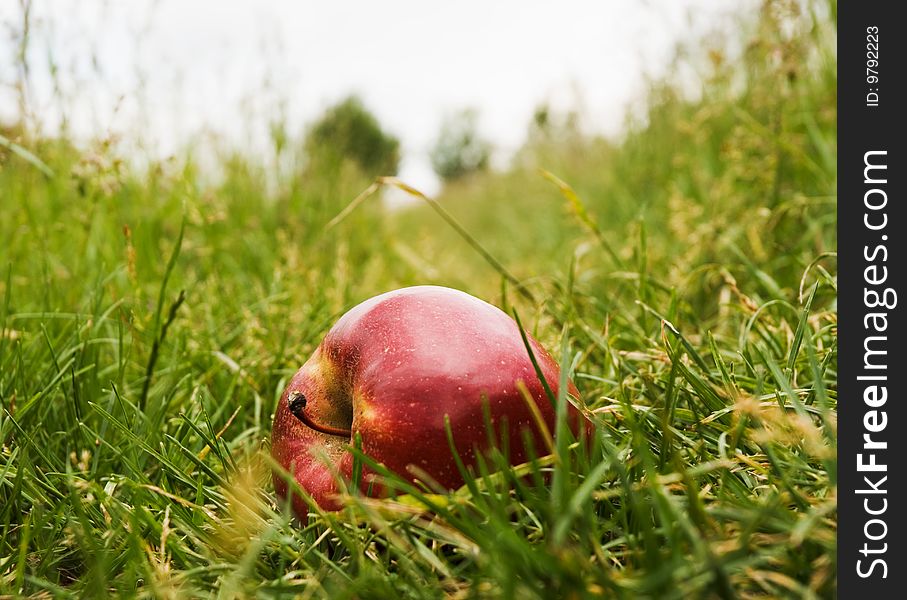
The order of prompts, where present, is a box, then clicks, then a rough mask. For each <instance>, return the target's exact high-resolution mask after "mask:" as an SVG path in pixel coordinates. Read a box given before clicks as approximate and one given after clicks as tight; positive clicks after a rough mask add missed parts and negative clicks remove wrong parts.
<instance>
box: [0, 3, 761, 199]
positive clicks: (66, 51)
mask: <svg viewBox="0 0 907 600" xmlns="http://www.w3.org/2000/svg"><path fill="white" fill-rule="evenodd" d="M731 5H733V6H736V7H737V8H738V12H739V11H740V10H743V9H746V10H750V9H751V8H752V6H753V5H754V4H753V0H747V1H745V2H738V3H733V4H732V3H728V2H727V1H726V0H661V1H656V0H650V1H641V0H599V1H593V0H585V1H581V0H558V1H548V0H546V1H542V0H523V1H518V0H460V1H458V2H438V1H426V0H422V1H421V2H420V1H416V0H382V1H380V2H378V1H365V0H361V1H355V0H320V1H318V2H311V1H296V2H294V1H290V0H259V1H251V0H249V1H224V0H221V1H216V0H195V1H192V0H183V1H179V0H156V1H155V0H128V1H126V0H121V1H117V0H108V1H102V0H34V1H33V15H32V20H33V23H32V30H33V35H32V38H31V42H30V46H29V48H30V51H29V63H30V82H31V85H30V88H29V106H30V110H31V112H32V114H33V115H35V116H36V117H37V119H38V120H40V121H41V122H42V123H43V124H44V126H45V127H46V128H47V129H49V130H51V131H52V130H54V129H55V128H57V127H58V126H59V123H60V116H61V114H62V112H65V113H66V114H67V117H68V120H69V125H70V128H71V130H72V132H73V133H74V134H75V135H77V136H84V137H95V136H99V135H100V136H103V135H106V134H108V133H118V134H121V135H122V136H123V137H124V138H130V139H139V138H140V139H142V140H144V142H145V143H146V150H148V151H150V152H152V153H153V154H156V155H160V154H167V153H170V152H173V151H175V150H176V149H178V148H179V147H180V145H181V144H184V143H185V142H187V141H189V140H192V139H194V138H195V137H196V136H197V135H198V133H199V131H200V130H202V129H206V130H209V131H214V132H216V133H218V134H221V135H223V136H224V137H225V138H227V139H228V140H230V141H231V142H233V143H236V144H241V145H248V146H249V147H250V148H252V149H255V148H260V147H261V144H262V143H263V140H264V139H265V137H264V132H266V131H267V123H268V120H269V119H271V118H273V117H274V115H276V114H279V112H280V110H281V108H280V107H281V106H282V107H283V111H284V113H285V115H286V118H287V121H288V123H289V124H290V127H291V131H295V132H301V131H302V128H303V127H304V126H305V124H306V123H309V122H311V121H312V120H313V119H315V118H316V117H317V116H318V115H319V114H320V113H321V111H323V110H324V109H325V108H326V107H327V106H329V105H330V104H332V103H333V102H335V101H337V100H339V99H341V98H343V97H344V96H346V95H347V94H349V93H351V92H354V93H358V94H359V95H360V96H361V97H362V98H363V100H364V101H365V103H366V105H367V106H368V107H369V108H370V109H371V110H372V111H373V112H375V113H376V115H377V116H378V118H379V120H380V121H381V123H382V124H383V125H384V126H385V127H386V128H387V129H388V130H390V131H391V132H393V133H394V134H396V135H397V136H398V137H400V139H401V141H402V143H403V150H404V162H403V165H402V171H401V176H402V177H403V178H404V179H405V180H406V181H408V182H409V183H411V184H413V185H416V186H417V187H422V188H423V189H425V190H426V191H429V192H433V191H434V190H435V189H436V186H437V182H436V180H435V178H434V177H433V175H432V173H431V169H430V165H429V163H428V159H427V151H428V149H429V148H430V147H431V144H432V142H433V140H434V138H435V136H436V135H437V132H438V130H439V126H440V123H441V120H442V119H443V117H444V115H445V114H449V113H451V112H454V111H456V110H458V109H461V108H465V107H474V108H476V109H478V110H479V113H480V115H481V118H480V128H481V131H482V133H483V134H484V135H485V136H486V137H488V138H490V139H491V140H492V141H493V142H494V143H495V144H496V146H497V147H498V148H499V150H500V151H501V154H502V155H504V156H506V155H507V154H508V153H509V152H511V151H512V150H514V149H516V148H517V147H518V146H519V145H520V143H521V142H522V141H523V139H524V136H525V133H526V129H527V125H528V123H529V120H530V117H531V115H532V112H533V110H534V109H535V107H536V106H538V105H539V104H540V103H542V102H548V103H549V104H550V105H551V106H552V107H554V108H560V109H568V108H579V109H581V111H582V114H583V117H584V119H585V123H586V125H587V126H589V127H590V128H592V129H594V130H597V131H600V132H604V133H611V134H613V133H617V132H618V131H619V129H620V126H621V125H622V123H623V120H624V115H625V114H626V111H627V110H628V108H630V107H632V105H633V104H634V103H638V102H639V101H640V99H641V97H642V94H643V92H644V83H645V81H644V78H645V75H646V74H649V75H657V74H658V73H659V72H662V71H663V69H664V68H665V66H666V65H667V62H668V61H669V60H670V58H671V57H672V56H673V52H674V46H675V44H676V43H677V41H679V40H684V39H690V38H691V37H693V36H699V35H702V34H703V33H705V32H706V31H711V30H713V29H715V28H719V29H730V27H731V25H730V24H731V22H732V21H731V19H732V15H729V12H730V10H731V9H730V6H731ZM20 15H21V13H20V11H19V3H18V2H14V1H13V0H0V22H2V24H3V25H4V26H5V27H4V29H3V31H2V32H0V57H3V58H0V85H2V88H0V119H3V118H4V117H5V118H7V119H9V118H10V117H11V116H12V115H13V114H15V110H16V106H17V99H16V98H17V97H16V95H15V92H14V90H13V88H12V87H11V86H10V84H11V83H13V82H14V81H15V80H16V73H17V71H16V67H15V62H14V60H13V59H12V58H11V57H12V56H13V55H14V53H13V52H10V51H9V50H12V49H13V47H14V45H15V40H13V39H12V35H13V33H12V32H14V31H15V29H16V27H17V23H18V22H19V20H20V19H21V16H20ZM51 61H53V62H55V63H56V66H57V68H58V77H57V79H56V86H55V83H54V79H53V78H52V77H51V76H50V71H51V69H50V67H49V64H50V62H51ZM55 88H56V89H57V91H56V92H55Z"/></svg>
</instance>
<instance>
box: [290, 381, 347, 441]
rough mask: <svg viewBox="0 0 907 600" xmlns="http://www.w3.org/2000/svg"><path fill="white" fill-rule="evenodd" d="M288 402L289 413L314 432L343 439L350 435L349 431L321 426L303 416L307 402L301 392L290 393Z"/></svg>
mask: <svg viewBox="0 0 907 600" xmlns="http://www.w3.org/2000/svg"><path fill="white" fill-rule="evenodd" d="M289 401H290V412H291V413H293V415H294V416H295V417H296V418H297V419H299V420H300V421H302V422H303V423H305V424H306V425H308V426H309V427H310V428H312V429H314V430H315V431H320V432H321V433H326V434H328V435H336V436H339V437H345V438H348V437H350V436H351V435H352V433H353V432H352V431H351V430H349V429H342V428H340V427H331V426H330V425H321V424H319V423H316V422H315V421H313V420H311V419H310V418H309V416H308V415H307V414H305V406H306V404H307V402H308V401H307V400H306V397H305V395H304V394H303V393H302V392H290V396H289Z"/></svg>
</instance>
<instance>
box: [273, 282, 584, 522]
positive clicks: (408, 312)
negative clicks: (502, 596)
mask: <svg viewBox="0 0 907 600" xmlns="http://www.w3.org/2000/svg"><path fill="white" fill-rule="evenodd" d="M529 340H530V344H531V346H532V351H533V353H534V354H535V357H536V360H537V361H538V363H539V366H540V367H541V370H542V373H543V374H544V376H545V379H546V380H547V381H548V384H549V385H550V386H551V388H552V389H553V390H554V391H555V393H557V385H558V379H559V368H558V365H557V363H556V362H555V361H554V359H553V358H552V357H551V356H550V355H549V354H548V352H546V351H545V350H544V348H542V346H541V345H540V344H539V343H538V342H537V341H536V340H534V339H532V338H531V337H530V338H529ZM518 380H522V381H523V382H524V383H525V384H526V386H527V388H528V389H529V392H530V393H531V395H532V397H533V398H534V399H535V403H536V405H537V406H538V408H539V412H540V413H541V415H542V418H543V419H544V421H545V423H546V424H547V426H548V428H549V430H550V431H551V432H552V433H553V432H554V430H555V411H554V408H553V407H552V405H551V402H550V401H549V399H548V397H547V396H546V395H545V391H544V388H543V387H542V384H541V382H540V381H539V379H538V377H537V376H536V373H535V370H534V368H533V366H532V363H531V361H530V359H529V355H528V353H527V351H526V347H525V345H524V344H523V340H522V338H521V337H520V332H519V329H518V327H517V325H516V323H515V322H514V320H513V319H511V318H510V317H509V316H508V315H507V314H505V313H504V312H503V311H501V310H500V309H498V308H496V307H494V306H492V305H490V304H488V303H486V302H483V301H482V300H479V299H478V298H475V297H473V296H470V295H469V294H466V293H464V292H461V291H458V290H453V289H449V288H444V287H435V286H418V287H410V288H404V289H400V290H396V291H393V292H388V293H386V294H382V295H380V296H376V297H374V298H371V299H370V300H366V301H365V302H363V303H362V304H359V305H358V306H356V307H355V308H353V309H352V310H350V311H349V312H348V313H346V314H345V315H343V317H341V318H340V320H339V321H338V322H337V323H336V324H335V325H334V327H333V328H331V330H330V331H329V332H328V334H327V336H326V337H325V338H324V340H323V341H322V343H321V345H320V346H319V347H318V348H317V350H316V351H315V353H314V354H313V355H312V357H311V358H310V359H309V360H308V361H307V362H306V363H305V365H303V367H302V368H301V369H300V370H299V371H298V372H297V373H296V375H294V377H293V379H292V381H291V382H290V384H289V386H288V387H287V389H286V391H285V392H284V394H283V396H282V397H281V399H280V403H279V405H278V407H277V413H276V415H275V417H274V428H273V432H272V438H271V451H272V454H273V456H274V458H275V459H276V461H277V462H278V463H279V464H280V465H281V466H282V467H283V468H285V469H286V470H288V471H290V472H291V473H293V474H294V477H295V478H296V481H298V482H299V484H300V486H301V487H302V488H303V489H304V490H306V491H307V492H308V493H309V494H310V495H311V496H312V497H313V499H314V500H315V502H317V503H318V505H319V506H321V507H322V508H324V509H326V510H337V509H339V508H340V504H339V503H338V500H337V498H336V494H337V483H336V481H335V477H334V473H332V471H336V472H337V473H339V474H340V475H341V476H342V477H344V478H345V479H347V480H349V479H350V478H351V472H352V464H353V460H352V455H351V454H350V453H349V452H348V451H347V447H348V446H349V445H350V444H351V443H352V442H351V438H345V437H341V436H336V435H330V434H326V433H322V432H320V431H316V430H314V429H312V428H310V427H308V426H307V425H305V424H304V423H303V422H302V421H300V420H299V419H298V418H297V417H296V416H295V415H293V413H292V412H291V411H290V406H289V399H290V397H291V395H293V394H298V393H301V394H303V395H304V396H305V398H306V408H305V412H306V415H307V416H308V417H309V418H310V419H311V420H312V421H314V422H315V423H319V424H326V425H329V426H332V427H339V428H343V429H345V428H349V429H351V430H352V431H353V432H359V434H360V436H361V439H362V450H363V452H364V453H365V454H366V455H368V456H370V457H371V458H373V459H374V460H376V461H377V462H379V463H383V464H384V465H385V466H386V467H387V468H389V469H390V470H392V471H394V472H396V473H399V474H400V475H402V476H404V477H406V478H408V479H413V474H412V473H411V472H410V471H408V470H407V467H408V466H409V465H416V466H418V467H419V468H421V469H422V470H423V471H425V472H426V473H428V474H429V475H430V476H431V477H432V478H434V480H435V481H437V482H438V483H439V484H441V485H442V486H444V487H445V488H448V489H455V488H458V487H460V486H461V485H462V484H463V478H462V477H461V475H460V473H459V471H458V470H457V467H456V463H455V461H454V459H453V456H452V454H451V452H450V449H449V446H448V442H447V434H446V432H445V429H444V418H445V415H446V416H448V417H449V418H450V424H451V430H452V432H453V438H454V443H455V444H456V447H457V450H458V453H459V454H460V457H461V458H462V459H463V462H464V463H465V464H466V465H473V464H474V463H475V453H476V450H478V451H482V450H483V449H486V448H487V447H488V435H487V432H486V430H485V419H484V416H483V409H482V403H483V398H487V401H488V404H489V409H490V414H491V417H492V422H493V423H494V426H495V428H496V429H498V430H500V428H502V427H504V426H506V427H507V429H508V434H509V435H508V437H509V445H510V459H511V462H512V463H513V464H519V463H521V462H525V461H526V460H527V459H528V455H527V451H526V449H525V448H524V445H523V437H522V430H525V429H528V430H529V431H530V432H531V435H532V437H533V442H534V447H535V448H536V452H537V453H539V454H543V453H545V444H544V441H543V437H542V435H541V433H540V432H539V431H538V428H537V426H536V425H535V421H534V420H533V418H532V414H531V412H530V410H529V408H528V407H527V405H526V401H525V400H524V399H523V397H522V396H521V395H520V393H519V390H518V389H517V386H516V382H517V381H518ZM569 393H570V394H571V395H572V396H574V397H576V398H578V397H579V393H578V391H577V389H576V387H575V386H574V385H573V383H572V382H571V383H570V388H569ZM568 410H569V413H570V415H569V423H570V425H571V428H572V429H573V431H574V433H576V434H578V433H579V430H580V429H581V428H585V429H586V434H587V436H591V434H592V431H593V426H592V424H591V423H590V422H589V421H588V420H587V419H586V418H585V417H584V416H583V415H582V414H581V413H580V412H579V411H578V410H576V409H575V408H574V407H573V406H572V405H568ZM505 417H506V420H505ZM505 423H506V425H505ZM368 480H369V472H368V470H367V469H366V470H365V476H364V477H363V483H362V485H363V491H364V492H366V491H368V490H367V488H368ZM274 483H275V488H276V490H277V493H278V495H279V496H280V497H282V498H285V497H286V494H287V485H286V482H285V481H284V480H283V479H282V478H281V477H280V476H275V478H274ZM371 493H372V495H376V494H380V493H381V490H380V488H379V487H376V486H374V485H373V486H372V489H371ZM293 509H294V512H295V513H296V514H297V515H298V516H299V517H300V518H304V516H305V514H306V513H307V512H308V511H307V507H306V505H305V502H303V501H302V499H301V498H298V497H294V498H293Z"/></svg>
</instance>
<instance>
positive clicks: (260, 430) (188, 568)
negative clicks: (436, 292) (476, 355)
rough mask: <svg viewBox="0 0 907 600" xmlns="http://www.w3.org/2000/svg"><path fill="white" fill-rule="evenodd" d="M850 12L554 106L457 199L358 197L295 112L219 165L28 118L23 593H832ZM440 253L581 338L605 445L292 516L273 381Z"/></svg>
mask: <svg viewBox="0 0 907 600" xmlns="http://www.w3.org/2000/svg"><path fill="white" fill-rule="evenodd" d="M835 10H836V5H835V4H834V2H831V3H829V4H821V5H819V4H808V5H805V6H801V5H800V4H798V3H788V2H771V3H766V4H765V6H764V7H763V9H762V10H761V11H760V12H759V14H758V15H754V16H753V18H752V19H751V20H750V21H748V22H747V23H746V24H745V25H744V26H743V27H744V30H743V31H742V32H741V33H740V36H741V37H742V38H743V39H745V40H747V43H746V44H744V45H743V49H742V50H741V51H739V52H736V51H733V50H732V49H730V48H724V47H722V46H721V45H715V46H707V45H706V46H703V47H702V48H697V49H696V51H695V52H692V53H690V55H689V56H688V57H687V58H686V59H685V61H683V62H682V64H683V65H686V67H684V68H689V69H692V70H693V71H695V72H696V73H697V76H698V78H699V80H700V83H698V84H697V85H696V86H695V91H681V90H682V89H684V86H683V85H681V83H679V77H678V78H677V79H674V78H671V79H669V80H666V81H660V82H653V84H652V89H651V94H650V99H649V105H648V108H647V110H646V111H645V114H644V115H640V116H638V117H637V119H636V121H635V122H633V123H631V124H630V125H629V126H628V133H627V134H626V135H625V136H624V137H623V138H622V139H620V140H617V141H605V140H601V139H598V138H595V137H591V136H589V135H585V134H583V133H582V132H581V131H580V130H578V129H576V128H574V127H571V125H570V124H569V123H566V122H565V123H557V122H555V123H554V124H552V125H549V126H547V127H543V128H541V127H540V128H538V129H537V130H535V131H533V133H532V135H531V136H530V139H529V141H528V142H527V144H526V147H525V148H523V149H522V150H521V151H520V153H519V155H518V157H517V159H516V160H515V161H514V164H513V166H512V167H511V168H510V169H508V170H506V171H504V172H489V173H486V174H479V175H476V176H475V177H472V178H468V179H466V180H463V181H461V182H458V183H455V184H452V185H450V186H447V187H446V188H445V190H444V191H443V192H442V193H441V195H440V196H439V197H438V198H436V200H437V204H432V203H429V202H427V201H425V200H424V199H418V201H417V203H415V204H414V205H413V206H412V207H409V208H405V209H400V210H394V211H387V210H382V208H381V204H380V202H379V199H378V197H377V194H376V195H373V196H371V197H368V198H366V199H364V200H363V201H362V202H360V203H359V204H358V205H357V206H355V207H354V208H353V210H350V211H347V212H345V213H344V214H343V218H341V219H335V217H337V216H338V215H339V214H341V211H344V208H345V207H346V206H347V205H349V203H350V202H351V201H352V200H353V199H354V198H355V197H356V196H357V195H359V194H360V192H362V191H363V190H366V188H368V187H369V185H370V183H371V180H370V179H369V178H367V177H365V176H363V175H362V174H361V173H359V172H357V171H356V169H355V168H354V167H352V166H351V165H348V164H340V165H332V166H331V168H324V169H312V168H306V169H301V167H300V168H297V165H301V164H302V163H303V160H304V157H302V156H301V154H300V153H301V150H297V149H294V148H295V147H296V146H294V145H293V144H288V145H286V146H284V147H282V148H275V151H274V155H273V156H250V155H248V154H246V153H243V152H242V151H233V150H229V149H224V150H223V152H222V153H221V154H220V158H219V161H218V165H217V170H218V173H219V176H218V177H217V178H211V177H209V176H204V177H203V176H202V175H201V173H200V171H201V167H200V166H199V165H198V163H197V162H196V161H195V160H194V159H193V158H192V156H191V154H187V155H185V156H180V157H177V158H174V159H172V160H168V161H163V162H159V163H154V164H152V165H151V166H150V167H149V168H147V169H140V168H137V167H133V166H131V163H130V162H129V161H124V160H121V158H120V157H119V155H118V153H117V145H116V144H115V143H105V142H104V141H103V140H100V141H98V142H96V143H94V144H92V145H90V146H89V147H84V146H79V147H76V146H75V145H74V144H73V143H71V142H69V141H67V140H62V139H37V138H34V137H29V136H28V135H21V136H19V137H17V136H16V135H14V132H6V133H4V137H3V138H0V140H2V141H3V142H4V143H3V144H2V145H0V269H2V274H0V597H3V596H19V595H35V596H40V597H45V596H54V597H56V596H60V597H66V596H77V597H101V596H105V595H117V596H134V595H135V596H152V597H206V596H225V597H233V596H257V597H277V596H281V595H292V594H296V595H299V596H300V597H312V598H320V597H330V598H439V597H452V598H472V597H481V598H484V597H490V598H497V597H500V598H585V597H606V598H609V597H618V598H659V599H662V598H700V597H704V598H710V597H719V598H746V597H785V598H787V597H795V598H818V597H831V596H833V594H834V588H835V582H836V554H835V542H836V521H837V516H836V510H837V501H836V458H835V456H836V388H837V374H836V343H837V340H836V322H837V312H836V268H837V265H836V258H835V249H836V231H835V229H836V212H835V210H836V208H835V204H836V195H835V193H836V192H835V189H836V151H837V150H836V145H837V140H836V84H837V81H836V56H835V50H834V48H835V33H834V32H835V26H836V23H835V16H834V15H835ZM789 12H790V13H798V14H796V15H794V16H790V15H788V14H787V13H789ZM393 184H394V182H393V181H391V182H386V184H385V185H393ZM436 207H441V208H440V211H441V213H443V214H440V213H439V212H438V210H437V209H436ZM452 222H455V223H456V224H458V225H452V224H451V223H452ZM423 283H432V284H440V285H449V286H452V287H456V288H459V289H463V290H465V291H467V292H470V293H472V294H474V295H477V296H479V297H481V298H483V299H486V300H488V301H489V302H492V303H494V304H496V305H498V306H500V307H502V308H504V309H505V310H507V311H516V312H517V313H518V314H519V315H520V317H521V320H522V323H523V324H524V326H525V327H526V328H527V329H529V330H531V331H532V332H533V333H534V334H535V335H536V336H537V337H538V338H539V339H540V340H541V341H542V342H543V343H544V344H545V345H546V346H547V347H548V348H549V349H551V350H552V353H553V354H554V355H555V356H558V357H562V363H563V367H564V368H566V369H569V370H570V371H571V373H572V376H573V378H574V380H575V382H576V384H577V386H578V387H579V389H580V391H581V392H582V396H583V399H584V401H585V404H586V409H587V410H588V411H589V414H590V415H592V418H593V419H594V420H595V422H596V423H597V425H598V427H597V431H598V437H597V438H596V440H595V441H594V444H593V452H592V458H591V459H589V458H588V457H587V456H586V455H584V454H583V453H581V452H579V451H577V450H576V449H573V448H570V447H567V446H565V445H564V444H558V445H557V447H556V448H555V452H554V454H553V455H551V456H549V457H546V458H543V459H541V460H540V461H539V463H538V464H536V465H534V466H533V465H528V466H526V465H524V466H522V467H518V468H517V469H516V470H514V469H505V470H504V471H503V472H499V473H497V474H489V473H488V472H484V473H476V474H475V478H474V479H471V480H470V482H469V485H468V486H466V487H465V488H464V489H461V490H459V491H457V492H455V493H452V494H450V495H449V496H447V497H438V496H434V495H429V496H426V495H424V494H423V493H421V492H419V490H416V489H413V490H409V491H410V492H411V493H410V494H408V495H407V496H404V497H402V498H400V499H399V500H398V501H387V502H376V501H368V500H364V499H362V498H358V497H351V498H350V499H349V508H348V509H347V510H345V511H343V512H341V513H336V514H318V513H313V515H312V517H311V518H310V519H309V521H308V524H307V525H306V526H304V527H302V526H300V525H299V524H298V523H294V522H293V521H291V519H290V517H289V515H288V513H287V511H286V510H284V508H283V507H282V506H280V505H279V503H278V501H277V498H276V497H275V495H274V492H273V486H272V484H271V481H270V463H269V462H268V453H267V448H268V437H269V434H270V426H271V417H272V414H273V410H274V408H275V405H276V402H277V399H278V397H279V395H280V393H281V391H282V390H283V387H284V386H285V384H286V383H287V381H288V378H289V377H290V376H291V375H292V373H293V372H295V370H296V369H297V368H298V367H299V366H300V365H301V364H302V363H303V362H304V361H305V359H306V358H307V357H308V356H309V354H310V353H311V352H312V350H313V349H314V347H315V346H316V345H317V344H318V342H319V341H320V340H321V337H322V335H323V334H324V333H325V332H326V331H327V329H328V328H329V327H330V325H331V324H332V323H333V322H334V320H335V319H336V318H337V317H338V316H339V315H340V314H342V313H343V312H344V311H345V310H346V309H348V308H350V307H351V306H352V305H354V304H355V303H357V302H359V301H361V300H363V299H365V298H368V297H370V296H373V295H375V294H377V293H380V292H384V291H387V290H390V289H394V288H397V287H402V286H406V285H414V284H423ZM491 466H492V467H493V466H494V465H491ZM493 470H494V469H493V468H490V469H489V471H493ZM542 471H550V472H553V474H552V475H550V476H547V477H545V476H542V474H541V472H542ZM524 475H528V477H525V476H524Z"/></svg>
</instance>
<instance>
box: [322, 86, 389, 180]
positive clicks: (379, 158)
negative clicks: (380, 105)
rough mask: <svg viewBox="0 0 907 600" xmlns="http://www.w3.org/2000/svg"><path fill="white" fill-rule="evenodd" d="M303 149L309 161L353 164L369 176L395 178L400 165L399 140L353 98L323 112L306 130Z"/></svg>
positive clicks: (357, 99) (360, 102) (359, 101)
mask: <svg viewBox="0 0 907 600" xmlns="http://www.w3.org/2000/svg"><path fill="white" fill-rule="evenodd" d="M305 149H306V154H307V155H308V156H309V157H310V158H328V159H329V160H337V161H338V162H340V161H342V160H344V159H346V160H350V161H353V162H354V163H356V164H357V165H358V166H359V168H360V169H361V170H362V172H363V174H365V175H367V176H369V177H376V176H379V175H396V174H397V168H398V167H399V164H400V141H399V140H398V139H397V138H396V137H394V136H393V135H391V134H390V133H388V132H386V131H384V130H383V129H381V124H380V123H379V122H378V119H377V118H375V116H374V115H373V114H372V113H371V112H369V111H368V109H366V108H365V106H364V105H363V104H362V101H361V100H360V99H359V98H357V97H355V96H350V97H349V98H346V99H345V100H343V101H342V102H340V103H339V104H336V105H335V106H333V107H331V108H329V109H328V110H327V112H325V114H324V115H323V116H322V117H321V119H319V120H318V121H317V122H316V123H315V124H314V125H313V126H312V128H311V129H310V130H309V133H308V135H307V136H306V140H305Z"/></svg>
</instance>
